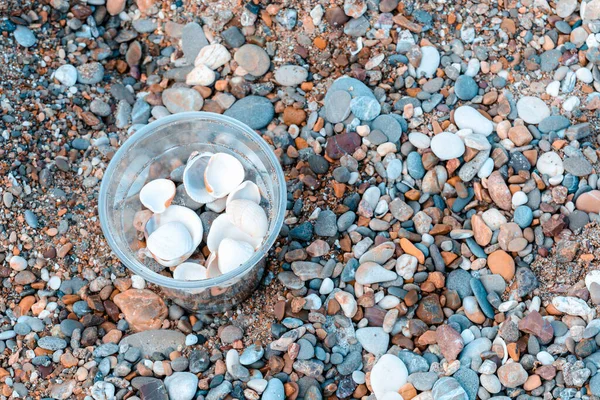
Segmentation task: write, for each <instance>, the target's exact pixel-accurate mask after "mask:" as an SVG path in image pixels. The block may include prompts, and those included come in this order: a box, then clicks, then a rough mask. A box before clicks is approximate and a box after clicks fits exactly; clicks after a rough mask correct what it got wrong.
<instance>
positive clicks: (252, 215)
mask: <svg viewBox="0 0 600 400" xmlns="http://www.w3.org/2000/svg"><path fill="white" fill-rule="evenodd" d="M226 213H227V215H230V216H231V221H232V222H233V224H234V225H235V226H237V227H238V228H240V229H241V230H242V231H244V232H246V233H247V234H248V235H250V236H252V237H255V238H258V237H260V238H263V237H265V235H266V234H267V231H268V230H269V221H268V220H267V214H266V213H265V210H264V209H263V208H262V207H261V206H259V205H258V204H256V203H255V202H253V201H251V200H233V201H231V202H229V204H227V211H226Z"/></svg>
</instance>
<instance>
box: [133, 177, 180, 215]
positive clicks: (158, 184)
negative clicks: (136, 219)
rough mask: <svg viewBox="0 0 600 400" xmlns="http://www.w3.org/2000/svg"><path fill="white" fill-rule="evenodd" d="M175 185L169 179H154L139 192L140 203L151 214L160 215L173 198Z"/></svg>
mask: <svg viewBox="0 0 600 400" xmlns="http://www.w3.org/2000/svg"><path fill="white" fill-rule="evenodd" d="M175 191H176V187H175V183H173V181H171V180H169V179H154V180H152V181H150V182H148V183H146V184H145V185H144V187H143V188H142V190H140V202H141V203H142V204H143V205H144V207H146V208H147V209H149V210H150V211H152V212H153V213H158V214H160V213H162V212H164V211H165V210H166V209H167V207H169V206H170V205H171V202H172V201H173V197H175Z"/></svg>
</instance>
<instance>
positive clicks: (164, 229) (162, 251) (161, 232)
mask: <svg viewBox="0 0 600 400" xmlns="http://www.w3.org/2000/svg"><path fill="white" fill-rule="evenodd" d="M146 244H147V247H148V250H149V251H150V253H152V255H153V256H154V257H155V259H156V261H158V262H159V263H161V261H166V262H168V263H170V262H171V261H172V260H173V261H174V260H182V259H183V258H184V257H185V258H187V257H189V254H188V252H189V251H190V249H193V248H194V246H193V244H194V242H193V240H192V235H191V234H190V232H189V231H188V229H187V227H186V226H185V225H184V224H182V223H181V222H169V223H168V224H164V225H161V226H160V227H158V228H157V229H156V230H155V231H154V232H152V234H150V236H149V237H148V240H147V241H146ZM186 255H187V257H186ZM161 264H162V263H161Z"/></svg>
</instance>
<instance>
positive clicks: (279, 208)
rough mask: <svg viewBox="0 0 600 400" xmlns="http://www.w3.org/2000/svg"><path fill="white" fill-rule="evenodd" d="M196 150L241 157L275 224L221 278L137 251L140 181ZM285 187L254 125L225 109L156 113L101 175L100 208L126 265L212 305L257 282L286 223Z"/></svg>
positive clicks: (183, 301)
mask: <svg viewBox="0 0 600 400" xmlns="http://www.w3.org/2000/svg"><path fill="white" fill-rule="evenodd" d="M194 151H200V152H204V151H208V152H212V153H216V152H224V153H229V154H231V155H233V156H235V157H236V158H237V159H238V160H239V161H240V162H241V163H242V165H243V166H244V169H245V171H246V178H245V179H246V180H250V181H253V182H254V183H256V184H257V185H258V187H259V188H260V191H261V195H262V200H261V206H263V208H264V209H265V211H266V213H267V217H268V220H269V230H268V232H267V235H266V237H265V239H264V240H263V243H262V245H261V247H260V248H259V249H258V250H257V251H256V252H255V253H254V255H253V256H252V257H251V258H250V260H248V261H247V262H246V263H245V264H243V265H241V266H240V267H238V268H237V269H235V270H233V271H231V272H229V273H227V274H224V275H221V276H219V277H217V278H212V279H206V280H200V281H180V280H175V279H173V278H170V277H167V276H164V275H160V274H158V273H155V272H153V271H152V270H151V269H149V268H148V267H147V265H149V264H150V263H151V262H154V260H152V259H143V258H140V257H138V254H137V253H138V250H139V249H140V242H139V241H138V239H137V237H138V231H136V229H135V228H134V226H133V220H134V216H135V214H136V213H137V212H138V211H140V210H142V208H143V206H142V204H141V203H140V200H139V192H140V190H141V189H142V187H143V186H144V185H145V184H146V183H148V182H149V181H151V180H154V179H158V178H168V177H169V174H170V173H171V172H172V171H173V170H174V169H175V168H177V167H179V166H181V165H183V164H185V163H186V161H187V159H188V157H189V156H190V154H191V153H192V152H194ZM286 193H287V192H286V183H285V178H284V176H283V171H282V169H281V166H280V164H279V161H278V160H277V158H276V156H275V154H274V153H273V150H272V149H271V148H270V147H269V145H268V144H267V143H266V142H265V141H264V140H263V139H262V138H261V137H260V136H259V135H258V134H257V133H256V132H254V131H253V130H252V129H250V128H249V127H248V126H246V125H245V124H243V123H241V122H239V121H237V120H235V119H233V118H229V117H226V116H223V115H220V114H213V113H206V112H189V113H180V114H175V115H171V116H168V117H165V118H161V119H159V120H157V121H154V122H152V123H150V124H148V125H146V126H145V127H143V128H141V129H140V130H139V131H137V132H136V133H135V134H133V135H132V136H131V137H130V138H129V139H127V141H126V142H125V143H124V144H123V145H122V146H121V148H120V149H119V150H118V151H117V153H116V154H115V156H114V157H113V159H112V160H111V162H110V164H109V166H108V168H107V169H106V172H105V174H104V177H103V179H102V185H101V187H100V198H99V201H98V212H99V215H100V223H101V225H102V231H103V232H104V236H105V237H106V240H107V241H108V244H109V245H110V247H111V248H112V250H113V251H114V252H115V254H116V255H117V256H118V257H119V259H120V260H121V262H123V264H125V266H126V267H127V268H129V269H130V270H131V271H132V272H133V273H135V274H137V275H140V276H142V277H143V278H144V279H145V280H146V281H148V282H150V283H153V284H155V285H157V286H158V287H160V288H161V290H162V292H163V293H164V294H165V295H166V296H168V297H169V298H171V299H172V300H173V302H175V303H176V304H178V305H180V306H182V307H184V308H186V309H188V310H191V311H196V312H203V313H214V312H222V311H225V310H227V309H230V308H232V307H233V306H235V305H236V304H238V303H240V302H241V301H243V300H244V299H245V298H246V297H248V296H249V295H250V294H251V293H252V291H253V290H254V289H255V288H256V287H257V286H258V284H259V282H260V279H261V277H262V274H263V271H264V268H265V265H266V256H267V254H268V251H269V249H270V248H271V246H272V245H273V243H274V242H275V240H276V239H277V236H278V234H279V231H280V229H281V226H282V224H283V218H284V214H285V205H286ZM204 229H205V232H206V230H207V227H204ZM203 245H204V242H203V244H201V246H203Z"/></svg>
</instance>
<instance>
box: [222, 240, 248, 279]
mask: <svg viewBox="0 0 600 400" xmlns="http://www.w3.org/2000/svg"><path fill="white" fill-rule="evenodd" d="M217 254H218V255H219V259H218V264H219V271H221V273H223V274H226V273H228V272H231V271H233V270H234V269H236V268H237V267H239V266H240V265H242V264H244V263H245V262H246V261H248V260H249V259H250V257H252V255H253V254H254V248H253V247H252V245H251V244H249V243H246V242H243V241H241V240H233V239H229V238H225V239H223V240H222V241H221V243H220V244H219V250H218V251H217Z"/></svg>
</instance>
